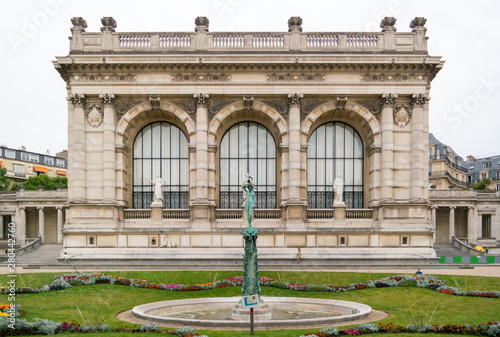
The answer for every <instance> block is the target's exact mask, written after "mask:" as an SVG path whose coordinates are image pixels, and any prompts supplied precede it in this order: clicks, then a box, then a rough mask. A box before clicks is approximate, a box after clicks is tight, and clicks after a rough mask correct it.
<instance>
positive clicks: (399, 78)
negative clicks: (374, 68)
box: [360, 73, 429, 83]
mask: <svg viewBox="0 0 500 337" xmlns="http://www.w3.org/2000/svg"><path fill="white" fill-rule="evenodd" d="M360 76H361V81H363V82H422V83H427V82H428V80H429V77H428V76H427V75H426V74H397V73H396V74H382V73H378V74H373V73H372V74H362V75H360Z"/></svg>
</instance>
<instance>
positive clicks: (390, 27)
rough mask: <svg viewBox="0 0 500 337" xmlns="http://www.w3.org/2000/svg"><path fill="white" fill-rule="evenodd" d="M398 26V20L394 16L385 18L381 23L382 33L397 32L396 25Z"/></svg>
mask: <svg viewBox="0 0 500 337" xmlns="http://www.w3.org/2000/svg"><path fill="white" fill-rule="evenodd" d="M395 24H396V18H395V17H393V16H386V17H385V18H383V19H382V21H380V28H382V31H383V32H385V31H390V32H395V31H396V27H394V25H395Z"/></svg>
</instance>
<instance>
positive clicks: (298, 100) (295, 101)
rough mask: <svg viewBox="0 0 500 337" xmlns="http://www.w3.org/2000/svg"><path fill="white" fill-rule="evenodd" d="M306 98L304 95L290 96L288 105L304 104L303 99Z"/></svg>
mask: <svg viewBox="0 0 500 337" xmlns="http://www.w3.org/2000/svg"><path fill="white" fill-rule="evenodd" d="M303 98H304V95H303V94H288V104H290V105H292V104H298V105H300V103H302V99H303Z"/></svg>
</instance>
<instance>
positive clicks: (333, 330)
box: [319, 328, 339, 336]
mask: <svg viewBox="0 0 500 337" xmlns="http://www.w3.org/2000/svg"><path fill="white" fill-rule="evenodd" d="M319 332H324V333H326V334H329V335H330V336H337V335H338V334H339V330H338V329H337V328H324V329H321V330H319Z"/></svg>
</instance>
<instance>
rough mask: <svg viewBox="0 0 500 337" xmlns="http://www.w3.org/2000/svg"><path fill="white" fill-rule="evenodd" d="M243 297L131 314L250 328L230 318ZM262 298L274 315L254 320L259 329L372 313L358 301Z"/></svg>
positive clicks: (146, 307)
mask: <svg viewBox="0 0 500 337" xmlns="http://www.w3.org/2000/svg"><path fill="white" fill-rule="evenodd" d="M240 299H241V297H240V296H236V297H216V298H193V299H186V300H174V301H161V302H154V303H148V304H143V305H139V306H137V307H134V308H133V309H132V317H133V318H135V319H140V320H146V321H150V322H156V323H161V324H163V325H166V326H190V327H195V328H214V329H224V328H247V327H248V324H249V320H232V319H231V314H232V310H233V309H234V308H235V306H236V305H237V304H238V302H239V300H240ZM261 299H262V300H263V301H264V302H265V303H266V304H267V305H269V306H270V307H271V311H272V318H271V319H270V320H268V319H266V320H259V319H257V320H255V322H254V326H255V328H256V329H259V328H260V329H282V328H292V327H313V326H325V325H328V324H334V323H341V322H347V321H353V320H359V319H362V318H365V317H368V316H370V315H371V314H372V309H371V308H370V307H369V306H367V305H365V304H361V303H356V302H348V301H340V300H326V299H317V298H298V297H267V296H261Z"/></svg>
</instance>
